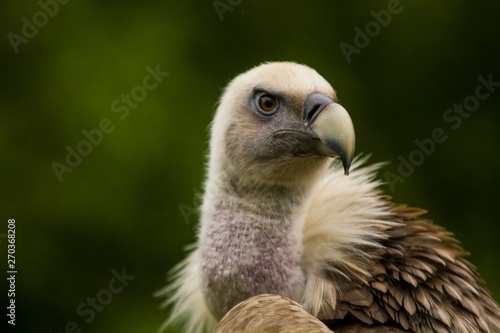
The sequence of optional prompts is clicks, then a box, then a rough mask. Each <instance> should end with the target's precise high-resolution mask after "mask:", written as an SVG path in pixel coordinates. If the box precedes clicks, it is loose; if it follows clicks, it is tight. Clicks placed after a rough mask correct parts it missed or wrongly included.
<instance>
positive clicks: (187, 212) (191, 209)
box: [178, 188, 203, 224]
mask: <svg viewBox="0 0 500 333" xmlns="http://www.w3.org/2000/svg"><path fill="white" fill-rule="evenodd" d="M202 196H203V193H202V192H201V191H200V190H199V189H197V188H193V205H192V206H188V205H186V204H185V203H180V204H179V206H178V207H179V211H180V212H181V215H182V217H183V218H184V222H185V223H186V224H189V223H190V222H191V216H192V215H193V214H197V213H199V209H198V207H200V206H201V200H202Z"/></svg>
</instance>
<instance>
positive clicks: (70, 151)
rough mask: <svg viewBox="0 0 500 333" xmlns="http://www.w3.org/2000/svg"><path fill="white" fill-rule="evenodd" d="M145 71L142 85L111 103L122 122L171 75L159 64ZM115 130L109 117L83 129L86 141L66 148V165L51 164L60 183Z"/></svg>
mask: <svg viewBox="0 0 500 333" xmlns="http://www.w3.org/2000/svg"><path fill="white" fill-rule="evenodd" d="M145 70H146V72H147V74H146V75H145V76H144V78H143V79H142V83H141V84H139V85H137V86H135V87H133V88H132V89H131V91H130V93H129V94H121V95H120V97H119V98H117V99H115V100H113V101H112V102H111V105H110V109H111V111H112V112H113V113H116V114H118V118H119V119H120V120H125V119H126V118H127V117H128V116H129V114H130V110H131V109H135V108H137V107H138V105H139V103H140V102H142V101H144V100H145V99H146V97H147V96H148V92H150V91H152V90H154V89H156V88H157V87H158V86H159V85H160V83H162V82H163V80H164V78H165V77H167V76H168V75H170V74H169V73H167V72H162V71H161V70H160V65H159V64H158V65H156V68H155V69H153V68H151V67H150V66H146V68H145ZM115 129H116V125H115V124H114V123H113V120H111V119H110V118H107V117H104V118H102V119H101V120H100V121H99V124H98V126H97V127H96V128H93V129H91V130H87V129H83V130H82V131H81V132H82V135H83V137H84V139H82V140H80V141H79V142H78V143H77V144H76V145H75V146H74V147H75V148H73V147H72V146H70V145H67V146H66V147H65V149H66V152H67V153H66V158H65V160H64V162H65V163H61V162H58V161H53V162H52V163H51V167H52V169H53V170H54V173H55V175H56V177H57V179H58V180H59V182H60V183H61V182H62V181H63V175H64V174H65V173H72V172H73V169H74V168H76V167H78V166H79V165H80V164H81V163H82V161H83V158H84V157H87V156H89V155H90V154H91V153H92V151H93V149H94V147H97V146H99V145H100V144H101V143H102V141H103V140H104V135H105V134H110V133H113V131H114V130H115Z"/></svg>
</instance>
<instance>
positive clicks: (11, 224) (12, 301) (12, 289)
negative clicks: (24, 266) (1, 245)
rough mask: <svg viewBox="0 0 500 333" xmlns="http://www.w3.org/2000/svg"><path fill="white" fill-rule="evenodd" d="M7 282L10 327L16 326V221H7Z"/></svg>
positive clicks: (8, 321)
mask: <svg viewBox="0 0 500 333" xmlns="http://www.w3.org/2000/svg"><path fill="white" fill-rule="evenodd" d="M7 228H8V231H7V238H8V242H9V244H8V246H7V276H8V277H7V281H9V283H8V285H9V289H8V291H7V296H8V298H9V305H8V306H7V318H8V319H7V323H8V324H9V325H13V326H15V325H16V274H17V270H16V256H15V254H16V220H15V219H9V220H7Z"/></svg>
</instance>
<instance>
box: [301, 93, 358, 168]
mask: <svg viewBox="0 0 500 333" xmlns="http://www.w3.org/2000/svg"><path fill="white" fill-rule="evenodd" d="M304 124H305V126H306V128H307V129H308V131H309V134H310V135H312V136H313V138H315V139H319V140H318V143H317V148H318V150H319V151H320V152H321V153H322V154H325V155H327V156H331V157H335V156H340V159H341V160H342V163H343V165H344V171H345V174H346V175H348V174H349V168H350V166H351V162H352V159H353V157H354V145H355V136H354V126H353V125H352V120H351V117H349V113H347V111H346V109H344V108H343V107H342V106H341V105H340V104H338V103H337V102H335V101H334V100H333V99H332V98H331V97H329V96H327V95H324V94H320V93H312V94H309V96H308V97H307V99H306V102H305V104H304Z"/></svg>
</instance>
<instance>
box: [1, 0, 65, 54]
mask: <svg viewBox="0 0 500 333" xmlns="http://www.w3.org/2000/svg"><path fill="white" fill-rule="evenodd" d="M69 1H70V0H40V1H38V6H39V7H40V10H39V11H37V12H35V13H34V14H33V16H32V17H31V20H30V19H29V18H27V17H26V16H23V17H21V22H22V27H21V31H20V34H16V33H15V32H12V31H11V32H9V33H7V39H8V40H9V42H10V45H12V48H13V49H14V52H15V53H16V54H17V53H19V46H20V45H21V44H28V42H29V41H30V40H31V39H33V38H35V36H36V35H37V34H38V29H41V28H43V27H45V26H46V25H47V23H49V19H51V18H53V17H54V16H56V15H57V13H59V7H60V5H65V4H67V3H68V2H69Z"/></svg>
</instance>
